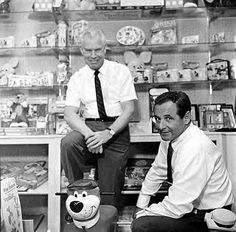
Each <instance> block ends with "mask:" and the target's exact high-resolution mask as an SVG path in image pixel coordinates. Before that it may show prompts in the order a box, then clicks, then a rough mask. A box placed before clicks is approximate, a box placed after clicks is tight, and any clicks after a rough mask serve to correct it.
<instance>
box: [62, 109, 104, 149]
mask: <svg viewBox="0 0 236 232" xmlns="http://www.w3.org/2000/svg"><path fill="white" fill-rule="evenodd" d="M78 111H79V108H78V107H74V106H66V107H65V111H64V117H65V120H66V122H67V123H68V125H69V126H70V127H71V128H72V129H73V130H75V131H78V132H80V133H81V134H82V135H84V138H85V140H86V139H87V138H89V137H90V136H91V135H93V134H94V132H93V131H92V130H91V129H90V128H89V127H88V126H87V125H86V124H85V122H84V120H83V119H81V117H80V116H79V114H78ZM88 150H89V151H90V152H92V153H102V146H98V147H96V148H91V149H90V148H88Z"/></svg>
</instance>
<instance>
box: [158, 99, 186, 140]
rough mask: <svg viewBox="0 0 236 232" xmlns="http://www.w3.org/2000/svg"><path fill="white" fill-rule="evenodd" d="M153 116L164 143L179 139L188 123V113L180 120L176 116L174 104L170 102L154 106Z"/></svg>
mask: <svg viewBox="0 0 236 232" xmlns="http://www.w3.org/2000/svg"><path fill="white" fill-rule="evenodd" d="M154 115H155V119H156V123H157V127H158V128H159V132H160V135H161V138H162V139H163V140H164V141H170V140H174V139H176V138H177V137H179V135H181V134H182V133H183V132H184V130H185V129H186V128H187V127H188V123H189V122H190V113H189V112H187V113H186V114H185V116H184V118H180V116H179V115H178V114H177V107H176V104H175V103H173V102H171V101H169V102H166V103H163V104H161V105H156V106H155V108H154Z"/></svg>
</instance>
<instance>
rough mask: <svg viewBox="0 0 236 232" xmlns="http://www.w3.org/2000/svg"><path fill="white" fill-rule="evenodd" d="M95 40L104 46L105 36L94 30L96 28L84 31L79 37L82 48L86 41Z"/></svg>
mask: <svg viewBox="0 0 236 232" xmlns="http://www.w3.org/2000/svg"><path fill="white" fill-rule="evenodd" d="M94 38H97V39H99V40H100V41H101V42H102V43H103V44H104V46H105V45H106V36H105V34H104V32H103V31H102V30H100V29H96V28H92V27H90V28H88V29H87V30H85V31H84V32H83V34H82V36H81V45H82V46H83V44H84V42H85V41H86V40H87V39H94Z"/></svg>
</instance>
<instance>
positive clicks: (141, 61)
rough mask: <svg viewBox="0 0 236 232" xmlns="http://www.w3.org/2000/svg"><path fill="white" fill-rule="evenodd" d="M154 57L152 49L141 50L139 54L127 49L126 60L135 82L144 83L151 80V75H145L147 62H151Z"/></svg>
mask: <svg viewBox="0 0 236 232" xmlns="http://www.w3.org/2000/svg"><path fill="white" fill-rule="evenodd" d="M151 58H152V53H151V52H150V51H144V52H141V53H140V55H139V56H137V55H136V54H135V53H134V52H132V51H126V52H125V53H124V60H125V63H126V64H127V66H128V68H129V69H130V71H131V73H132V76H133V79H134V82H136V83H143V82H150V80H149V77H147V76H145V75H144V70H145V64H147V63H149V62H150V61H151Z"/></svg>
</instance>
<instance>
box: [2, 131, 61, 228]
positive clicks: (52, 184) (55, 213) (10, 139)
mask: <svg viewBox="0 0 236 232" xmlns="http://www.w3.org/2000/svg"><path fill="white" fill-rule="evenodd" d="M60 140H61V136H60V135H49V136H46V135H45V136H42V135H41V136H1V137H0V150H2V149H1V147H2V146H10V147H15V149H16V151H17V146H19V145H42V146H47V150H48V154H47V157H46V158H47V160H48V170H49V172H48V181H47V182H46V183H45V184H43V185H42V186H40V187H38V188H36V189H35V190H29V191H27V192H24V193H23V192H20V193H19V194H20V195H24V196H25V195H26V196H31V195H33V196H34V197H33V198H34V199H33V200H32V202H31V203H30V204H32V205H30V207H32V208H34V207H33V206H34V202H35V203H37V200H36V199H35V197H37V196H38V195H39V196H42V195H43V196H46V198H47V200H46V201H47V205H46V206H45V208H46V214H47V222H48V225H47V228H46V229H49V230H50V231H55V232H57V231H60V198H59V197H58V196H56V195H55V193H56V192H59V191H60V172H61V161H60ZM20 157H24V159H27V158H28V159H30V160H33V159H35V158H36V157H35V156H34V155H33V154H32V157H29V156H25V154H18V156H17V157H6V156H5V154H4V153H3V151H1V161H4V160H11V159H13V160H14V159H16V158H17V159H20ZM31 199H32V198H31ZM22 207H23V208H24V205H22ZM32 211H34V213H36V214H38V212H39V210H38V208H36V209H33V210H32ZM55 222H57V223H55ZM46 229H45V231H46Z"/></svg>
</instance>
